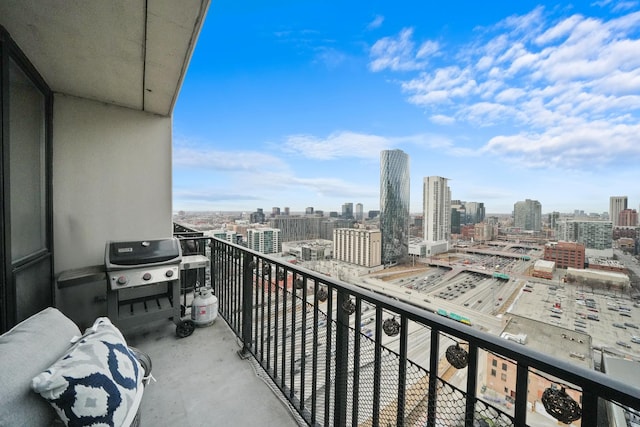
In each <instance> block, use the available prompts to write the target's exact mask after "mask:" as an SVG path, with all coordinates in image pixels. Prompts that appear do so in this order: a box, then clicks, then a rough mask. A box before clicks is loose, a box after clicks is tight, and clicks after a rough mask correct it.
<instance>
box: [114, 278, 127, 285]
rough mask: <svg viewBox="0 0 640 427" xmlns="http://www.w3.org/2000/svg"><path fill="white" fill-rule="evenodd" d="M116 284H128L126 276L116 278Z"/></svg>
mask: <svg viewBox="0 0 640 427" xmlns="http://www.w3.org/2000/svg"><path fill="white" fill-rule="evenodd" d="M116 282H117V283H118V285H126V284H127V282H128V280H127V276H120V277H118V280H117V281H116Z"/></svg>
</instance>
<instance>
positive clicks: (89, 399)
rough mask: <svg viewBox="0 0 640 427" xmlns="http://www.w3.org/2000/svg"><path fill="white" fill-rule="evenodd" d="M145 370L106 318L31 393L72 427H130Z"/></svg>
mask: <svg viewBox="0 0 640 427" xmlns="http://www.w3.org/2000/svg"><path fill="white" fill-rule="evenodd" d="M142 377H143V370H142V366H141V365H140V362H138V360H137V359H136V357H135V355H134V354H133V352H132V351H131V350H129V348H128V346H127V343H126V341H125V339H124V337H123V336H122V334H121V333H120V331H119V330H118V329H117V328H116V327H115V326H114V325H113V324H111V321H110V320H109V319H108V318H106V317H101V318H98V319H97V320H96V321H95V323H94V324H93V326H92V327H91V328H89V329H87V330H86V332H85V334H84V335H83V336H82V337H80V338H79V339H78V341H77V342H76V343H75V344H74V345H73V346H72V347H71V349H70V350H69V351H68V352H67V353H66V354H65V355H64V356H62V357H61V358H60V359H58V361H56V362H55V363H54V364H53V365H51V366H50V367H49V369H47V370H45V371H44V372H42V373H40V374H39V375H38V376H36V377H35V378H33V380H32V382H31V388H32V389H33V390H34V391H35V392H37V393H39V394H40V395H41V396H42V397H44V398H45V399H46V400H48V401H49V403H50V404H51V405H52V406H53V408H54V409H55V410H56V412H57V413H58V415H59V416H60V419H61V420H62V421H63V422H64V423H65V424H66V425H68V426H87V425H96V424H99V425H109V426H121V425H127V424H128V423H129V422H130V421H131V420H132V419H133V417H134V416H135V413H136V411H137V409H138V406H139V404H140V398H141V395H142V388H143V386H142Z"/></svg>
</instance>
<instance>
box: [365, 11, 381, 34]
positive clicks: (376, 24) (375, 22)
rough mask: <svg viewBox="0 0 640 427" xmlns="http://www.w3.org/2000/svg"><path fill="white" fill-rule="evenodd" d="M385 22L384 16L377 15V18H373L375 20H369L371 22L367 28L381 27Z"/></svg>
mask: <svg viewBox="0 0 640 427" xmlns="http://www.w3.org/2000/svg"><path fill="white" fill-rule="evenodd" d="M383 22H384V16H382V15H377V16H376V17H375V18H373V21H371V22H369V24H368V25H367V29H368V30H375V29H376V28H380V27H381V26H382V23H383Z"/></svg>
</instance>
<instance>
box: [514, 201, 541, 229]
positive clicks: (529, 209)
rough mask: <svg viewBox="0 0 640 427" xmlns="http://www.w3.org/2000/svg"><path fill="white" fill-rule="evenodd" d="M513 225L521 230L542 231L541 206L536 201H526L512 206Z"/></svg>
mask: <svg viewBox="0 0 640 427" xmlns="http://www.w3.org/2000/svg"><path fill="white" fill-rule="evenodd" d="M513 225H514V226H515V227H518V228H521V229H523V230H529V231H540V230H541V229H542V205H541V204H540V202H539V201H537V200H531V199H526V200H525V201H523V202H516V204H515V205H514V206H513Z"/></svg>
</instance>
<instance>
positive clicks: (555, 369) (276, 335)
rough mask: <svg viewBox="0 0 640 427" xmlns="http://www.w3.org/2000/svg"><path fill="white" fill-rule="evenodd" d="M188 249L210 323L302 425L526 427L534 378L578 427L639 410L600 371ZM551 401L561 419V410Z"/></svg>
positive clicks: (225, 246)
mask: <svg viewBox="0 0 640 427" xmlns="http://www.w3.org/2000/svg"><path fill="white" fill-rule="evenodd" d="M188 239H191V240H193V239H195V240H197V241H198V242H199V243H200V245H199V247H200V248H203V249H202V250H203V253H206V255H207V256H209V257H210V260H211V267H210V275H211V276H210V277H211V283H212V286H213V288H214V292H215V294H216V296H217V298H218V303H219V315H220V316H221V317H222V318H223V319H224V320H225V321H226V322H227V323H228V324H229V326H230V327H231V329H232V330H233V331H234V332H235V333H236V334H237V335H238V336H239V337H240V338H241V339H242V342H243V349H242V352H243V353H244V354H246V355H251V356H252V357H254V358H255V359H256V360H257V361H258V363H259V364H260V365H261V366H262V368H263V369H264V370H265V372H266V373H267V374H268V375H269V376H270V377H271V378H272V380H273V381H274V383H275V384H276V386H277V387H278V388H279V390H280V391H281V393H282V394H283V395H284V396H285V397H286V399H288V401H289V402H290V403H291V405H292V406H293V407H294V408H295V409H296V410H297V411H298V412H299V414H300V415H301V416H302V417H303V418H304V420H305V421H306V422H307V423H308V424H309V425H314V426H315V425H324V426H347V425H352V426H388V425H396V426H418V425H420V426H423V425H426V426H440V425H455V426H462V425H464V426H508V425H514V426H524V425H528V424H529V421H530V420H531V418H528V417H533V416H541V415H539V414H537V415H532V414H533V412H532V411H531V410H529V409H528V408H530V406H531V405H532V404H533V402H531V398H530V396H528V394H529V393H528V384H529V382H530V381H531V380H532V378H533V377H542V378H545V379H547V380H548V381H549V384H550V387H549V388H550V389H556V388H557V389H560V388H561V389H563V390H564V389H565V388H567V389H569V390H572V391H574V392H577V393H578V395H579V397H578V401H579V402H575V401H573V404H574V407H573V415H575V413H576V407H575V406H577V411H578V412H581V417H580V419H579V421H577V422H579V423H581V425H582V426H596V425H597V422H598V419H602V418H603V415H604V414H603V413H602V411H603V408H604V405H599V404H598V403H599V401H600V402H601V403H602V402H603V401H608V402H614V404H616V405H619V406H621V407H625V408H627V407H628V408H633V409H635V410H636V411H637V410H640V390H639V389H637V388H634V387H633V386H631V385H628V384H625V383H622V382H620V381H616V380H613V379H612V378H610V377H608V376H606V375H604V374H602V373H600V372H596V371H594V370H589V369H586V368H582V367H580V366H576V365H573V364H571V363H569V362H567V361H563V360H559V359H555V358H552V357H550V356H547V355H545V354H543V353H540V352H537V351H534V350H532V349H530V348H528V347H525V346H522V345H520V344H517V343H514V342H511V341H507V340H505V339H502V338H500V337H497V336H494V335H489V334H487V333H484V332H482V331H479V330H478V329H476V328H473V327H470V326H468V325H465V324H463V323H460V322H456V321H454V320H451V319H448V318H444V317H442V316H439V315H437V314H435V313H432V312H429V311H427V310H425V309H423V308H419V307H416V306H413V305H410V304H406V303H403V302H401V301H397V300H396V299H394V298H389V297H386V296H384V295H381V294H378V293H374V292H371V291H368V290H366V289H362V288H359V287H357V286H353V285H350V284H346V283H343V282H341V281H338V280H335V279H333V278H331V277H328V276H325V275H322V274H319V273H316V272H313V271H310V270H308V269H305V268H301V267H299V266H296V265H294V264H291V263H288V262H283V261H280V260H278V259H277V258H275V257H271V256H266V255H264V254H261V253H258V252H255V251H252V250H248V249H246V248H243V247H241V246H239V245H235V244H231V243H228V242H225V241H222V240H219V239H213V238H206V237H189V238H188ZM186 240H187V238H185V243H186ZM486 354H492V355H495V356H497V357H499V358H501V359H504V360H507V361H509V363H510V364H513V365H515V367H516V379H515V390H514V391H515V396H510V398H509V401H510V402H507V403H506V405H505V404H503V403H504V402H503V403H497V402H495V401H494V399H491V398H490V397H488V396H486V395H485V394H484V393H482V392H481V390H482V391H484V388H485V387H483V386H486V384H481V383H480V382H479V378H483V375H482V373H483V372H484V371H485V365H483V363H484V361H485V360H486V357H483V355H484V356H486ZM452 365H456V366H454V367H452ZM458 368H459V369H458ZM574 394H575V393H574ZM565 396H566V395H565ZM560 400H561V401H560V402H555V404H557V405H560V406H559V409H558V413H559V414H560V415H562V411H565V412H566V411H569V409H570V408H569V409H568V408H566V406H567V404H568V403H571V401H563V400H562V399H560ZM551 403H554V402H551ZM563 404H564V405H565V407H564V408H563V406H562V405H563ZM574 418H575V417H574ZM553 421H555V420H551V419H550V420H549V424H555V423H554V422H553Z"/></svg>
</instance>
